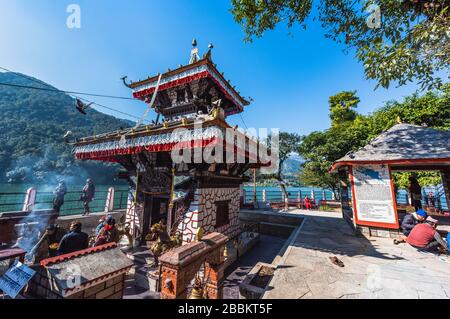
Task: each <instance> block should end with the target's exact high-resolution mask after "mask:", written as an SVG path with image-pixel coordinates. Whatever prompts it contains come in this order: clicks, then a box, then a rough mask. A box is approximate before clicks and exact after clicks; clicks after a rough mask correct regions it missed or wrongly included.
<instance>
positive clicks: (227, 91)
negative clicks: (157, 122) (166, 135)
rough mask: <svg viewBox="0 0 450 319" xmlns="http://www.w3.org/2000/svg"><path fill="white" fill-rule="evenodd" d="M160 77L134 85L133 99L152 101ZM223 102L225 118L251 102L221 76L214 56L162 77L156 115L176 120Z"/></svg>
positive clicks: (134, 83) (204, 111)
mask: <svg viewBox="0 0 450 319" xmlns="http://www.w3.org/2000/svg"><path fill="white" fill-rule="evenodd" d="M158 78H159V75H155V76H152V77H149V78H148V79H146V80H143V81H138V82H131V84H128V86H129V87H130V88H131V89H132V90H133V97H135V98H136V99H140V100H142V101H148V100H149V99H150V98H151V96H152V94H153V93H154V92H155V90H156V87H157V83H158ZM218 100H221V107H222V108H223V109H224V110H225V116H228V115H232V114H237V113H240V112H242V111H243V109H244V106H247V105H249V102H248V101H247V100H246V99H244V98H243V97H242V96H241V95H240V94H239V92H238V91H236V89H235V88H234V87H233V86H232V85H231V84H230V83H229V81H227V80H226V79H225V78H224V76H223V74H222V73H220V72H219V71H218V70H217V68H216V65H215V64H214V63H213V62H212V60H211V57H210V55H207V56H205V58H203V59H201V60H199V61H197V62H194V63H191V64H188V65H186V66H180V67H179V68H177V69H175V70H169V71H168V72H166V73H164V74H162V75H161V82H160V86H159V89H158V95H157V97H156V101H155V104H154V108H155V111H156V112H157V113H160V114H163V115H164V116H165V117H174V116H179V115H183V114H189V113H192V112H197V111H198V110H202V111H203V113H207V111H208V110H207V106H209V105H211V103H212V102H215V101H218Z"/></svg>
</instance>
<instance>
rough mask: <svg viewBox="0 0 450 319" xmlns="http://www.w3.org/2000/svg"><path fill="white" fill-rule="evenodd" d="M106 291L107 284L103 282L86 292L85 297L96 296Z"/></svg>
mask: <svg viewBox="0 0 450 319" xmlns="http://www.w3.org/2000/svg"><path fill="white" fill-rule="evenodd" d="M103 289H105V283H104V282H102V283H101V284H98V285H96V286H93V287H91V288H88V289H86V290H85V291H84V295H85V297H90V296H95V295H96V294H97V293H98V292H99V291H102V290H103Z"/></svg>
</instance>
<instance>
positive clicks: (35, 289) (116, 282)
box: [26, 266, 125, 299]
mask: <svg viewBox="0 0 450 319" xmlns="http://www.w3.org/2000/svg"><path fill="white" fill-rule="evenodd" d="M33 268H34V270H35V271H36V275H34V276H33V278H32V280H31V281H30V282H29V284H28V287H27V288H26V294H27V295H29V296H31V297H34V298H41V299H122V297H123V291H124V282H125V275H124V274H121V275H119V276H117V277H113V278H111V279H109V280H107V281H104V282H101V283H99V284H95V285H93V286H91V287H89V288H87V289H85V290H81V291H79V292H77V293H74V294H72V295H69V296H63V295H62V293H61V292H59V291H58V289H57V287H56V285H55V283H54V282H53V281H52V279H51V278H50V277H49V275H48V273H47V271H46V269H45V268H44V267H40V266H39V267H33Z"/></svg>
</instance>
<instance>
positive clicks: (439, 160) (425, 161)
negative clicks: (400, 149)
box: [328, 157, 450, 173]
mask: <svg viewBox="0 0 450 319" xmlns="http://www.w3.org/2000/svg"><path fill="white" fill-rule="evenodd" d="M445 162H450V158H448V157H444V158H430V159H425V158H423V159H421V158H419V159H409V160H404V159H398V160H377V161H343V162H335V163H334V164H333V166H332V167H331V168H330V169H329V170H328V171H329V172H330V173H331V172H333V171H335V170H336V169H337V168H339V167H341V166H352V165H364V164H366V165H370V164H390V165H392V164H396V165H410V164H430V163H445Z"/></svg>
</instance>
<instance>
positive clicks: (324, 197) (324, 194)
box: [322, 190, 327, 200]
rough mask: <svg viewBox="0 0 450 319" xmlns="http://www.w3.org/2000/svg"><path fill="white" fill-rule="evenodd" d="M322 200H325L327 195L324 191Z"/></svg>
mask: <svg viewBox="0 0 450 319" xmlns="http://www.w3.org/2000/svg"><path fill="white" fill-rule="evenodd" d="M322 200H327V193H326V192H325V190H323V191H322Z"/></svg>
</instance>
